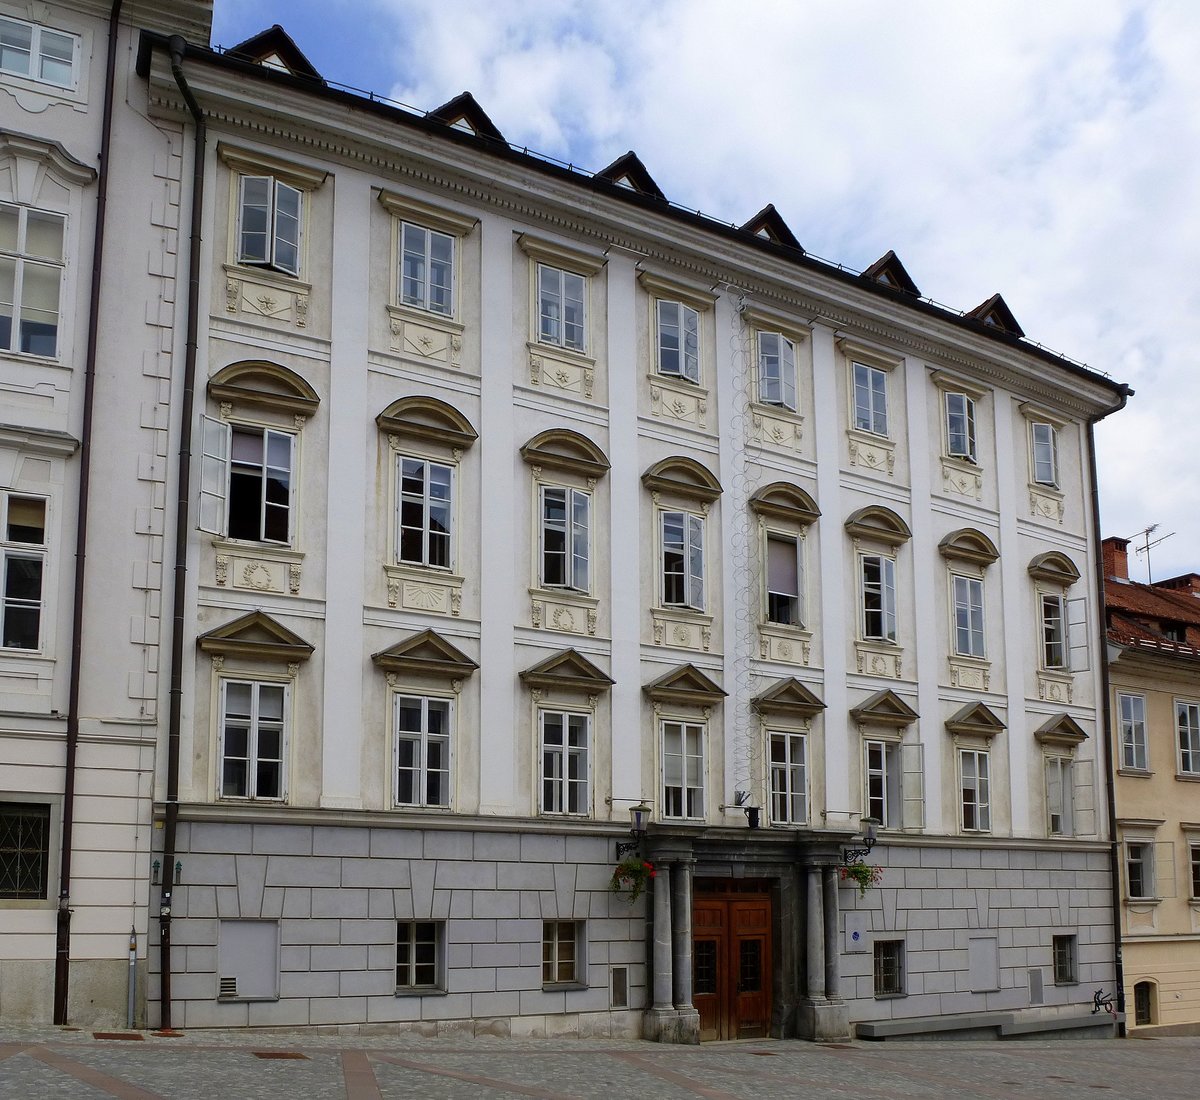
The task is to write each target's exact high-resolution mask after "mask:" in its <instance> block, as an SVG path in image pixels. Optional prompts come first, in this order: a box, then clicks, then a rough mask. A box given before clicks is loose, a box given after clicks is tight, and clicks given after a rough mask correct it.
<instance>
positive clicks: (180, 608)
mask: <svg viewBox="0 0 1200 1100" xmlns="http://www.w3.org/2000/svg"><path fill="white" fill-rule="evenodd" d="M167 49H168V50H169V51H170V54H171V74H172V75H173V76H174V77H175V83H176V84H177V85H179V91H180V93H181V94H182V96H183V99H184V102H185V103H186V104H187V108H188V110H189V111H190V112H191V115H192V118H193V119H195V121H196V132H195V136H194V138H193V150H192V224H191V234H190V236H189V238H188V293H187V342H186V344H185V347H184V359H183V397H182V400H181V401H180V427H179V470H178V475H177V482H178V486H179V498H178V501H177V503H176V507H175V576H174V582H173V586H172V587H173V610H172V628H171V695H170V708H169V711H168V716H167V798H166V821H165V823H164V827H163V852H162V865H163V870H162V893H161V895H160V898H159V907H158V928H159V952H160V959H159V974H160V983H161V986H160V989H161V991H160V995H159V998H160V999H159V1004H160V1007H161V1013H162V1017H161V1022H160V1024H159V1026H160V1027H161V1028H162V1029H163V1030H164V1031H166V1030H168V1029H170V1027H171V891H172V888H173V887H174V885H175V831H176V827H177V825H178V822H179V726H180V714H181V712H182V706H183V639H184V635H185V627H186V625H187V624H186V622H185V609H186V596H187V548H188V531H189V530H190V528H191V515H190V505H189V501H190V497H191V491H192V490H191V483H192V482H191V470H192V401H193V394H194V390H195V386H196V345H197V327H198V324H199V318H198V316H197V314H198V304H199V301H200V228H201V222H202V218H203V214H204V146H205V140H206V127H205V125H204V113H203V112H202V111H201V110H200V104H199V103H197V102H196V97H195V96H194V95H193V94H192V90H191V88H190V87H188V82H187V78H186V77H185V76H184V75H183V54H184V51H185V50H186V49H187V42H186V41H185V40H184V38H182V37H181V36H180V35H178V34H175V35H172V36H171V38H170V40H169V41H168V43H167Z"/></svg>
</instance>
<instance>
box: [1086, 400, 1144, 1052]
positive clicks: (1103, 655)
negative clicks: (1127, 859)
mask: <svg viewBox="0 0 1200 1100" xmlns="http://www.w3.org/2000/svg"><path fill="white" fill-rule="evenodd" d="M1132 394H1133V390H1131V389H1130V388H1129V387H1128V386H1123V387H1122V388H1121V400H1120V402H1119V403H1118V404H1116V405H1114V406H1113V407H1112V408H1111V409H1105V410H1104V411H1103V412H1102V413H1099V414H1098V415H1096V416H1093V417H1091V418H1089V420H1088V426H1087V427H1088V469H1089V473H1090V476H1091V479H1092V529H1093V531H1094V532H1095V535H1096V597H1097V603H1098V613H1097V617H1098V619H1099V621H1100V622H1099V633H1100V692H1101V705H1100V720H1101V722H1102V724H1103V736H1101V737H1100V738H1098V740H1099V742H1100V746H1101V749H1102V751H1103V753H1104V757H1103V759H1104V790H1105V794H1106V796H1107V798H1108V835H1109V846H1108V867H1109V877H1110V878H1111V879H1112V924H1113V961H1114V962H1115V964H1116V972H1115V973H1116V976H1115V979H1114V980H1115V981H1116V984H1117V989H1116V993H1117V1011H1118V1012H1120V1013H1122V1020H1121V1022H1120V1023H1119V1024H1118V1025H1117V1034H1118V1035H1119V1036H1120V1037H1121V1038H1122V1039H1123V1038H1125V1022H1124V1015H1123V1014H1124V1012H1125V961H1124V957H1123V954H1122V950H1121V886H1120V884H1121V859H1120V849H1119V846H1118V844H1117V804H1116V790H1115V784H1114V780H1113V759H1112V756H1113V750H1112V741H1111V738H1112V705H1111V702H1110V700H1109V695H1110V693H1111V689H1110V687H1109V682H1108V609H1107V607H1106V604H1105V600H1104V554H1103V551H1102V550H1101V546H1100V486H1099V484H1098V482H1097V480H1096V425H1097V424H1098V423H1099V422H1100V421H1101V420H1103V419H1104V418H1105V417H1106V416H1111V415H1112V414H1113V413H1115V412H1120V411H1121V410H1122V409H1123V408H1125V405H1126V404H1127V403H1128V401H1129V398H1130V397H1131V396H1132Z"/></svg>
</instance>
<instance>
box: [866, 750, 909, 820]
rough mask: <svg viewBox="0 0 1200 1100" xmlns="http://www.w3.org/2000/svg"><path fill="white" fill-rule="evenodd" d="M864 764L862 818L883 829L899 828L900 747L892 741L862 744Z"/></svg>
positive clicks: (900, 806) (900, 811)
mask: <svg viewBox="0 0 1200 1100" xmlns="http://www.w3.org/2000/svg"><path fill="white" fill-rule="evenodd" d="M863 762H864V767H863V770H864V773H865V776H866V801H865V805H866V808H867V812H866V813H865V814H864V815H863V816H864V817H869V818H872V819H874V820H875V821H878V822H879V824H880V825H881V826H882V827H883V828H885V829H898V828H900V826H901V824H902V823H903V822H902V817H903V804H902V801H901V793H900V791H901V782H902V779H901V776H902V771H901V763H900V745H899V744H898V743H897V742H895V741H870V740H869V741H864V742H863Z"/></svg>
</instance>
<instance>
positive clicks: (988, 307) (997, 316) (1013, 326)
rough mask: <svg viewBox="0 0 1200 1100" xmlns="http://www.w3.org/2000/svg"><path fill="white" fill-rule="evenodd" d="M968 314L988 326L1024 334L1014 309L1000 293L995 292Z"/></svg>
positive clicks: (1019, 334) (1015, 333)
mask: <svg viewBox="0 0 1200 1100" xmlns="http://www.w3.org/2000/svg"><path fill="white" fill-rule="evenodd" d="M966 316H968V317H970V318H972V319H973V320H976V321H979V322H981V323H982V324H984V325H986V326H987V327H988V328H994V329H998V330H999V331H1000V332H1005V333H1007V334H1008V335H1009V336H1024V335H1025V330H1024V329H1023V328H1021V326H1020V325H1019V324H1017V319H1016V318H1015V317H1014V316H1013V315H1012V310H1011V309H1009V308H1008V304H1007V303H1006V302H1005V301H1004V299H1003V298H1001V297H1000V295H999V294H993V295H992V296H991V297H990V298H989V299H988V300H987V301H986V302H981V303H980V304H979V305H977V306H976V307H975V308H974V309H973V310H971V311H970V312H968V313H967V314H966Z"/></svg>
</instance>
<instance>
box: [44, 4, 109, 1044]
mask: <svg viewBox="0 0 1200 1100" xmlns="http://www.w3.org/2000/svg"><path fill="white" fill-rule="evenodd" d="M121 3H122V0H113V6H112V10H111V11H110V12H109V15H108V57H107V60H106V62H105V69H104V113H103V115H102V119H101V124H100V168H99V172H98V176H99V179H98V182H97V185H96V228H95V233H94V236H93V238H92V282H91V290H90V296H89V300H88V330H87V349H86V351H85V353H84V361H83V425H82V427H81V429H80V432H79V505H78V508H77V511H76V524H75V582H74V591H73V592H72V597H71V665H70V669H69V671H68V674H67V675H68V685H67V753H66V761H65V765H64V768H65V772H66V775H65V777H64V780H63V811H62V857H61V859H60V860H59V867H58V922H57V928H56V930H55V937H54V1022H55V1024H58V1025H62V1024H65V1023H66V1022H67V1001H68V995H69V992H70V984H71V854H72V851H73V836H74V832H75V763H76V757H77V755H78V751H79V681H80V678H81V677H82V674H83V595H84V575H85V572H86V566H87V519H88V499H89V497H90V496H91V493H90V488H91V470H92V406H93V403H94V400H95V392H96V354H97V350H98V347H99V334H100V287H101V283H102V279H101V273H102V272H103V270H104V222H105V216H106V211H107V209H108V178H109V173H108V159H109V151H110V149H111V147H112V117H113V91H114V88H115V86H116V71H117V26H118V20H119V19H120V16H121Z"/></svg>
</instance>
